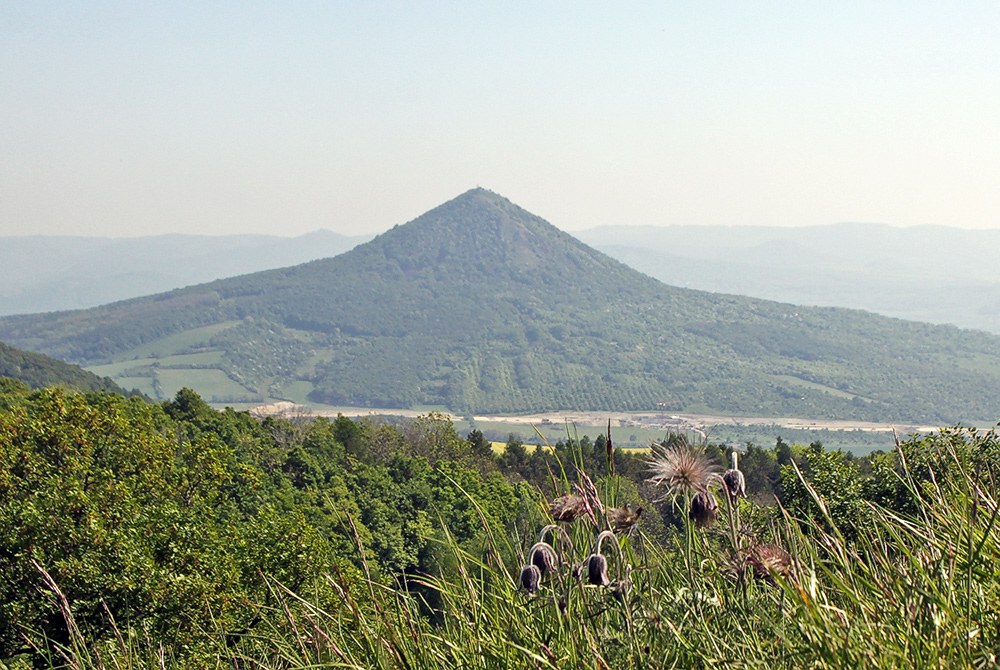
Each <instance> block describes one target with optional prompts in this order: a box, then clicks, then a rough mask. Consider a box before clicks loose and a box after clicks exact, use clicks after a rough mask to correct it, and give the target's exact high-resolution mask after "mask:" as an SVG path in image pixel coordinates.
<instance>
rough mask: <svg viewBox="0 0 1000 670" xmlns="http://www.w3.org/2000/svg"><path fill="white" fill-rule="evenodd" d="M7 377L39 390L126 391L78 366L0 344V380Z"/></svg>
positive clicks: (123, 393)
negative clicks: (54, 388)
mask: <svg viewBox="0 0 1000 670" xmlns="http://www.w3.org/2000/svg"><path fill="white" fill-rule="evenodd" d="M2 377H10V378H12V379H17V380H19V381H21V382H24V383H25V384H27V385H28V386H29V387H30V388H33V389H39V388H44V387H48V386H59V387H62V388H68V389H73V390H76V391H111V392H112V393H121V394H122V395H127V392H126V391H125V390H124V389H123V388H121V387H120V386H118V384H115V383H114V382H113V381H112V380H110V379H108V378H107V377H98V376H97V375H95V374H93V373H92V372H87V371H86V370H84V369H83V368H81V367H80V366H79V365H71V364H69V363H64V362H63V361H60V360H56V359H54V358H49V357H48V356H44V355H42V354H36V353H33V352H30V351H21V350H20V349H15V348H14V347H9V346H7V345H6V344H4V343H3V342H0V378H2Z"/></svg>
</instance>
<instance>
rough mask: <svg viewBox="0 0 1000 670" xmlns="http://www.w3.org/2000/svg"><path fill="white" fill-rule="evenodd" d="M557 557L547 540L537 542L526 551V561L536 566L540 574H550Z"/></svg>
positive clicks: (554, 568) (554, 569) (554, 567)
mask: <svg viewBox="0 0 1000 670" xmlns="http://www.w3.org/2000/svg"><path fill="white" fill-rule="evenodd" d="M558 562H559V558H558V557H557V556H556V550H555V549H553V548H552V545H550V544H549V543H547V542H537V543H535V545H534V546H533V547H532V548H531V550H530V551H529V552H528V563H529V564H531V565H533V566H535V567H536V568H538V570H539V572H540V573H541V576H542V577H544V576H545V575H551V574H552V573H553V572H555V571H556V563H558Z"/></svg>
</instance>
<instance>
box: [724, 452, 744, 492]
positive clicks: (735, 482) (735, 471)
mask: <svg viewBox="0 0 1000 670" xmlns="http://www.w3.org/2000/svg"><path fill="white" fill-rule="evenodd" d="M732 455H733V467H731V468H729V469H728V470H726V473H725V474H724V475H722V482H723V483H724V484H725V485H726V493H728V494H729V499H730V500H735V499H736V498H746V497H747V483H746V478H745V477H744V476H743V473H742V472H740V468H739V464H738V460H737V459H738V458H739V454H738V453H737V452H736V451H733V454H732Z"/></svg>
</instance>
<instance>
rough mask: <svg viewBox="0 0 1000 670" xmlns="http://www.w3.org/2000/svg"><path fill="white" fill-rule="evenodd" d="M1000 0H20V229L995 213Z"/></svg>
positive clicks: (3, 223) (10, 36)
mask: <svg viewBox="0 0 1000 670" xmlns="http://www.w3.org/2000/svg"><path fill="white" fill-rule="evenodd" d="M998 63H1000V3H997V2H995V1H993V0H990V1H989V2H961V1H959V2H948V3H944V2H922V1H920V0H909V1H907V2H903V1H896V0H890V1H884V2H880V1H878V0H865V1H864V2H854V1H852V0H847V1H843V2H836V3H833V2H815V1H809V2H790V1H788V2H768V1H754V2H746V1H745V0H742V1H734V2H722V1H713V0H706V1H705V2H690V1H686V2H673V1H669V0H668V1H661V2H610V1H605V2H585V1H580V2H543V3H538V2H520V1H516V0H511V1H505V2H496V3H483V2H469V1H468V0H465V1H463V2H421V3H413V2H336V1H327V2H309V1H302V2H294V3H274V2H252V1H240V2H211V3H207V2H187V1H184V0H179V1H172V2H153V1H151V2H132V1H129V2H107V1H103V0H86V1H80V2H78V1H74V0H59V1H57V2H49V1H47V0H32V1H31V2H22V1H20V0H0V236H11V235H28V234H46V235H88V236H110V237H126V236H141V235H155V234H163V233H194V234H213V235H225V234H233V233H261V234H273V235H300V234H303V233H306V232H309V231H312V230H316V229H320V228H325V229H328V230H333V231H335V232H338V233H342V234H346V235H360V234H371V233H378V232H382V231H384V230H386V229H388V228H391V227H392V226H393V225H396V224H401V223H405V222H406V221H409V220H412V219H413V218H416V217H417V216H419V215H420V214H422V213H423V212H425V211H427V210H429V209H431V208H433V207H435V206H437V205H439V204H441V203H443V202H445V201H447V200H450V199H451V198H453V197H455V196H457V195H459V194H461V193H463V192H464V191H466V190H468V189H470V188H473V187H476V186H481V187H484V188H488V189H490V190H492V191H495V192H497V193H499V194H501V195H503V196H505V197H507V198H509V199H511V200H512V201H514V202H515V203H517V204H519V205H521V206H522V207H524V208H525V209H528V210H529V211H531V212H533V213H535V214H537V215H539V216H541V217H543V218H544V219H546V220H548V221H549V222H551V223H553V224H554V225H556V226H558V227H560V228H562V229H564V230H582V229H587V228H592V227H595V226H599V225H621V224H627V225H658V226H665V225H675V224H684V225H687V224H695V225H767V226H806V225H822V224H830V223H836V222H843V221H854V222H878V223H888V224H891V225H895V226H912V225H922V224H937V225H946V226H956V227H962V228H974V229H982V228H1000V188H998V185H1000V67H998V66H997V64H998Z"/></svg>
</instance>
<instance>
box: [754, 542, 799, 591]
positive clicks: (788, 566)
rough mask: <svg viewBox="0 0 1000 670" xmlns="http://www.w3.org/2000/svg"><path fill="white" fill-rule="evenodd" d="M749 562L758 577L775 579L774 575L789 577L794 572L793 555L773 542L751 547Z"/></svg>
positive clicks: (769, 579)
mask: <svg viewBox="0 0 1000 670" xmlns="http://www.w3.org/2000/svg"><path fill="white" fill-rule="evenodd" d="M747 564H748V565H749V566H750V567H751V568H753V576H754V577H755V578H756V579H766V580H768V581H771V582H773V581H774V575H779V576H781V577H783V578H787V577H789V576H790V575H791V574H792V556H791V554H789V553H788V552H787V551H785V550H784V549H782V548H781V547H778V546H776V545H773V544H758V545H756V546H754V547H751V548H750V552H749V554H748V555H747Z"/></svg>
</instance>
